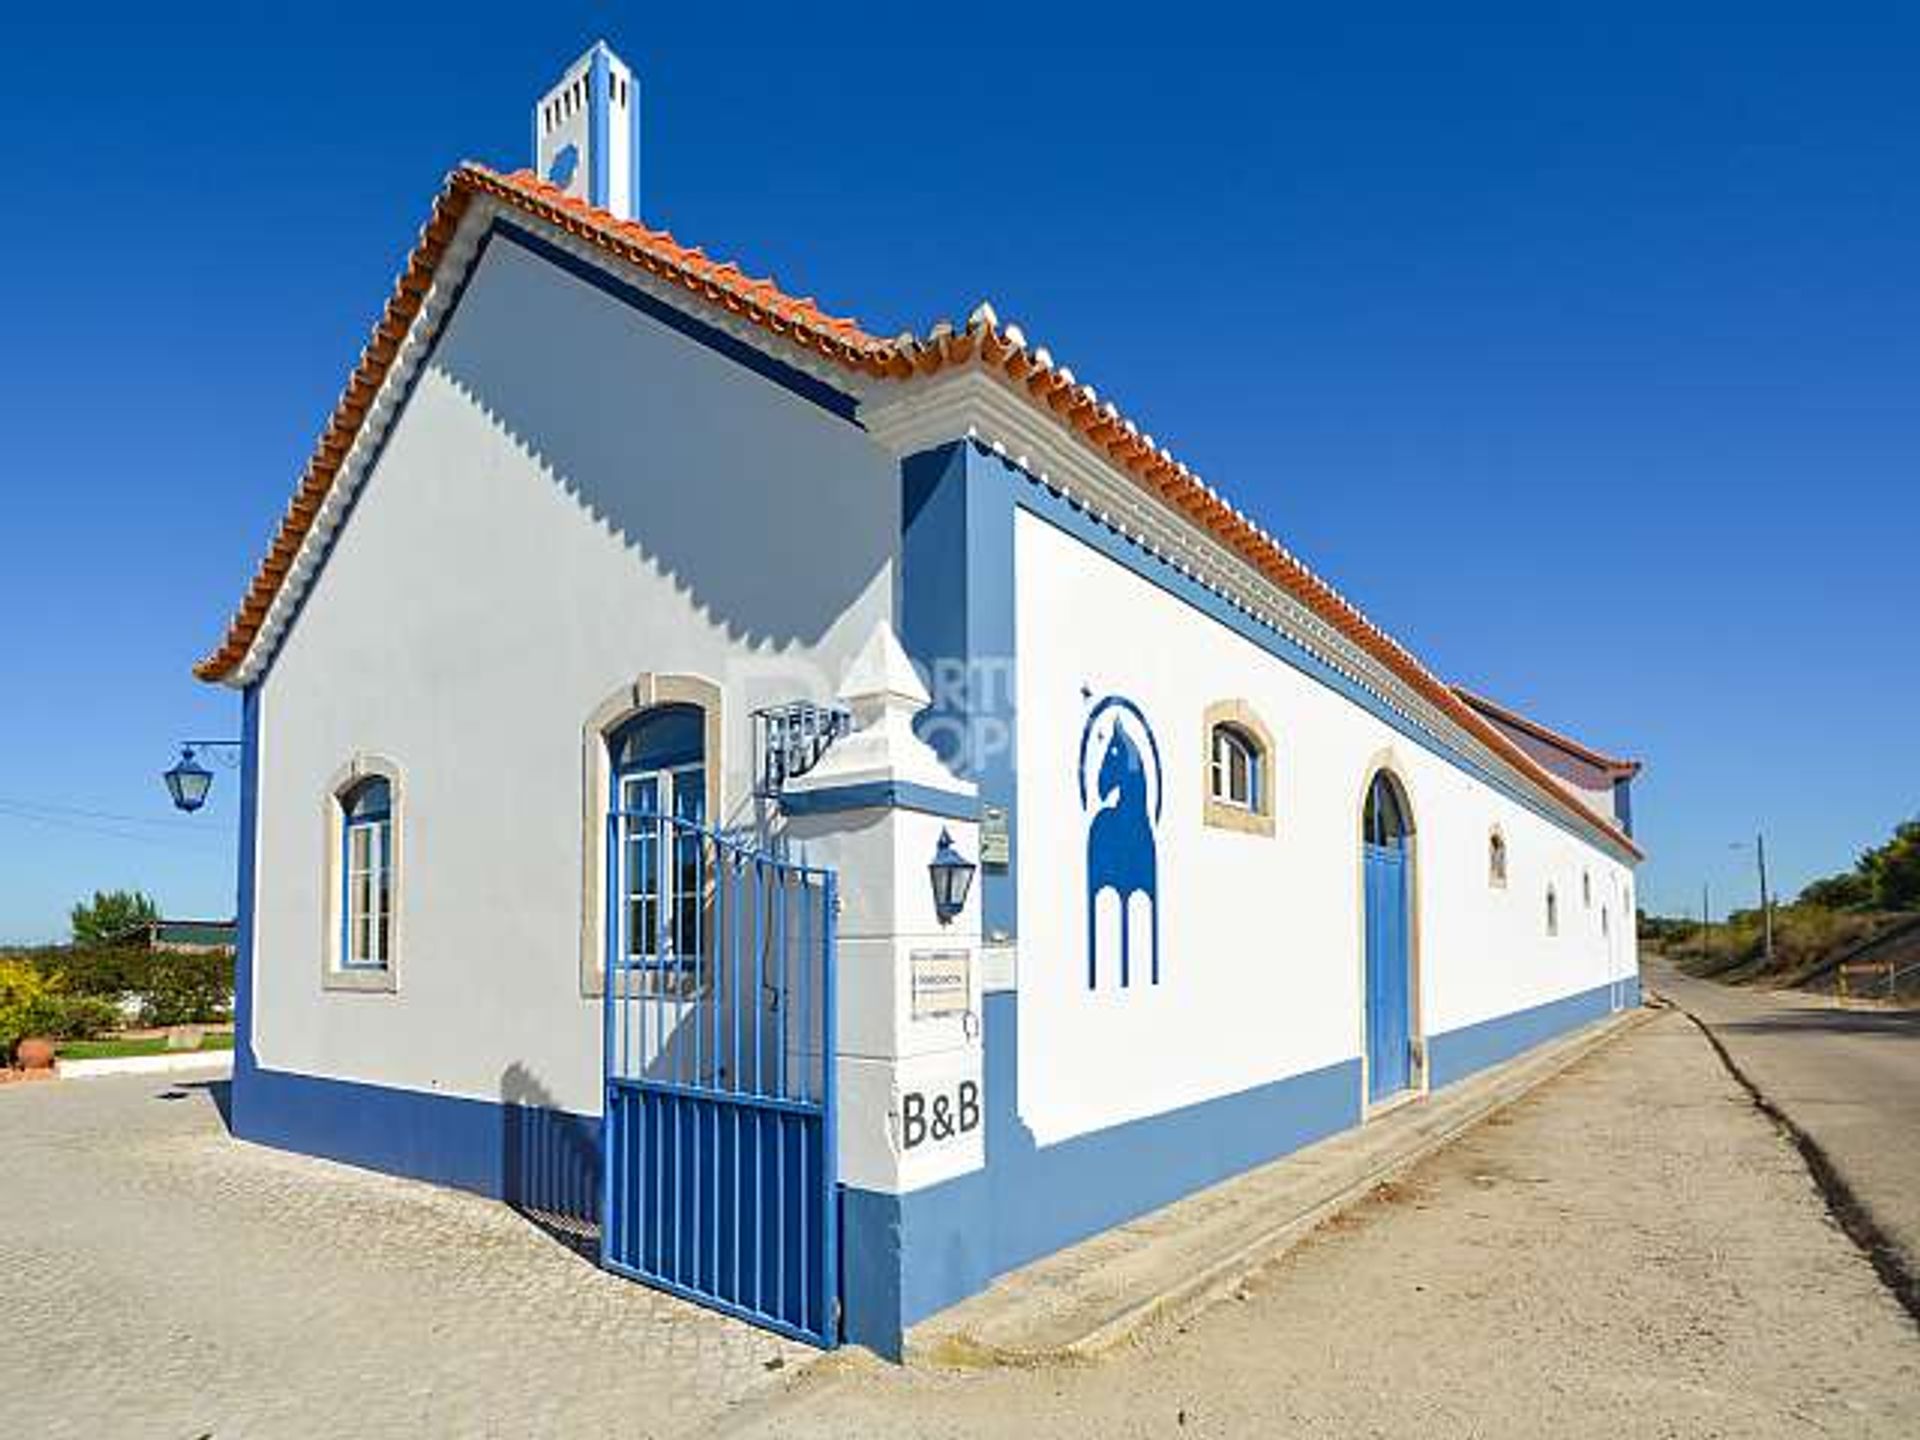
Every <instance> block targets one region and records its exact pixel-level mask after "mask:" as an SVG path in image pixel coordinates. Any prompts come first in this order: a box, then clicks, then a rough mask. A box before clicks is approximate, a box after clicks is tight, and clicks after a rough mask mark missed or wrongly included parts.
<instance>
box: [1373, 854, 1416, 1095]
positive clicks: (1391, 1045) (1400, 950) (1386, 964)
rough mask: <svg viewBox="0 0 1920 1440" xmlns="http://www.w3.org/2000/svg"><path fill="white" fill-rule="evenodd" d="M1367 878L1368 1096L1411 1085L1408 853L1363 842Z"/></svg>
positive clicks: (1390, 1092)
mask: <svg viewBox="0 0 1920 1440" xmlns="http://www.w3.org/2000/svg"><path fill="white" fill-rule="evenodd" d="M1363 845H1364V849H1365V853H1366V862H1365V866H1366V877H1367V1098H1368V1099H1369V1100H1383V1099H1386V1098H1387V1097H1388V1096H1391V1095H1397V1094H1399V1092H1400V1091H1402V1090H1405V1089H1406V1088H1407V1087H1408V1086H1410V1085H1411V1084H1412V1083H1413V1026H1412V1015H1411V998H1412V997H1411V994H1410V991H1411V983H1410V982H1411V980H1412V971H1413V967H1412V966H1411V965H1410V964H1409V963H1408V955H1407V852H1406V850H1405V849H1404V848H1402V847H1401V846H1398V845H1375V844H1373V843H1372V842H1370V841H1368V842H1363Z"/></svg>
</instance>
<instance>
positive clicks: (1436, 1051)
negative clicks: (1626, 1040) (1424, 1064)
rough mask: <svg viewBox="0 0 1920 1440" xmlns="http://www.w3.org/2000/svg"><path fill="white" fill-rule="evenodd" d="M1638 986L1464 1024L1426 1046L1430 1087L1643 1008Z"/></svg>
mask: <svg viewBox="0 0 1920 1440" xmlns="http://www.w3.org/2000/svg"><path fill="white" fill-rule="evenodd" d="M1639 988H1640V987H1639V981H1638V980H1635V981H1633V982H1632V985H1631V996H1629V993H1628V991H1629V987H1628V985H1627V983H1626V982H1622V983H1621V984H1620V985H1619V986H1617V987H1616V986H1613V985H1599V986H1596V987H1595V988H1593V989H1592V990H1582V991H1581V992H1580V993H1578V994H1577V995H1563V996H1561V997H1560V998H1559V999H1558V1000H1549V1001H1548V1002H1547V1003H1546V1004H1544V1005H1534V1006H1531V1007H1530V1008H1528V1009H1525V1010H1516V1011H1514V1012H1513V1013H1512V1014H1510V1015H1496V1016H1494V1017H1493V1018H1492V1019H1491V1020H1482V1021H1480V1022H1478V1023H1477V1024H1473V1025H1463V1026H1461V1027H1460V1028H1459V1029H1458V1030H1449V1031H1447V1032H1445V1033H1444V1034H1441V1035H1435V1036H1432V1037H1431V1038H1429V1040H1428V1041H1427V1055H1428V1063H1429V1065H1430V1067H1431V1069H1430V1071H1429V1077H1430V1084H1431V1085H1432V1087H1433V1088H1434V1089H1436V1090H1437V1089H1439V1088H1440V1087H1441V1086H1443V1085H1451V1084H1453V1083H1454V1081H1456V1080H1463V1079H1465V1078H1466V1077H1467V1076H1469V1075H1471V1074H1473V1073H1474V1072H1475V1071H1476V1070H1484V1069H1486V1068H1487V1067H1488V1066H1489V1065H1498V1064H1499V1063H1500V1062H1501V1061H1503V1060H1511V1059H1512V1058H1513V1057H1514V1056H1516V1055H1518V1054H1520V1053H1521V1052H1522V1051H1525V1050H1531V1049H1532V1048H1533V1047H1534V1046H1536V1045H1538V1044H1540V1043H1541V1042H1543V1041H1546V1040H1551V1039H1553V1037H1554V1036H1556V1035H1560V1034H1563V1033H1565V1032H1566V1031H1568V1030H1574V1029H1577V1028H1579V1027H1580V1026H1582V1025H1587V1024H1590V1023H1592V1022H1593V1021H1595V1020H1600V1019H1604V1018H1605V1017H1606V1016H1608V1015H1610V1014H1612V1013H1613V1012H1614V1010H1615V1009H1627V1008H1630V1007H1631V1006H1634V1005H1637V1004H1639V1003H1640V995H1639Z"/></svg>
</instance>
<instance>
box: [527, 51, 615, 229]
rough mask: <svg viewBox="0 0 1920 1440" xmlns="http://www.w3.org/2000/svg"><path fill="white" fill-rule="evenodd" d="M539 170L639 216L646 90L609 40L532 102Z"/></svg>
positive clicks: (570, 190) (604, 205)
mask: <svg viewBox="0 0 1920 1440" xmlns="http://www.w3.org/2000/svg"><path fill="white" fill-rule="evenodd" d="M533 168H534V172H535V173H536V174H537V175H539V177H540V178H541V179H542V180H545V181H547V182H548V183H549V184H552V185H557V186H559V187H560V188H561V189H562V190H564V191H566V193H567V194H569V195H575V196H578V197H579V198H580V199H582V200H585V201H586V202H587V203H588V204H590V205H596V206H598V207H599V208H600V209H602V210H607V211H610V212H612V214H614V215H615V216H616V217H618V218H619V219H622V220H637V219H639V218H640V88H639V86H638V85H636V84H635V83H634V79H633V71H632V70H630V69H628V68H627V63H626V61H624V60H622V59H621V58H620V57H619V56H618V55H616V54H614V53H613V51H612V50H610V49H609V48H608V47H607V43H606V41H604V40H600V41H596V42H595V43H594V46H593V48H592V49H591V50H589V51H587V53H586V54H584V55H582V56H581V57H580V58H579V59H578V60H576V61H574V62H573V64H571V65H569V66H568V67H567V70H566V73H565V74H564V75H562V76H561V77H560V82H559V84H557V85H555V86H554V87H553V88H552V89H551V90H549V91H548V92H547V93H546V94H545V95H542V96H541V97H540V103H539V104H537V105H535V106H534V107H533Z"/></svg>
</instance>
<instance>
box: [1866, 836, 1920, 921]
mask: <svg viewBox="0 0 1920 1440" xmlns="http://www.w3.org/2000/svg"><path fill="white" fill-rule="evenodd" d="M1860 873H1861V874H1862V875H1864V876H1865V877H1866V879H1867V881H1868V883H1869V884H1870V885H1871V886H1872V887H1873V903H1874V904H1875V905H1877V906H1879V907H1880V908H1881V909H1882V910H1914V909H1920V820H1909V821H1907V822H1906V823H1905V824H1903V825H1901V826H1899V827H1898V828H1896V829H1895V830H1894V832H1893V838H1892V839H1891V840H1889V841H1888V842H1887V843H1886V844H1884V845H1882V846H1880V847H1879V849H1877V850H1869V851H1868V852H1867V853H1866V854H1864V855H1862V856H1861V857H1860Z"/></svg>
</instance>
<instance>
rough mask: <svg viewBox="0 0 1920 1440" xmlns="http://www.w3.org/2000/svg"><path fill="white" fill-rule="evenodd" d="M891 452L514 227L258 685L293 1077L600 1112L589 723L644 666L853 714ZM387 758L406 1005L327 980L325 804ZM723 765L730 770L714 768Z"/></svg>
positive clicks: (744, 709) (893, 507)
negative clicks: (838, 701)
mask: <svg viewBox="0 0 1920 1440" xmlns="http://www.w3.org/2000/svg"><path fill="white" fill-rule="evenodd" d="M898 490H899V486H898V478H897V471H896V470H895V468H894V466H893V464H892V463H891V461H890V460H889V459H888V458H887V457H886V456H885V455H884V454H883V453H882V452H881V451H880V450H879V449H878V447H876V446H874V445H873V444H872V443H871V442H870V441H869V440H868V439H867V438H866V436H865V435H864V434H863V433H862V432H861V431H859V430H858V429H857V428H855V427H854V426H852V425H850V424H848V423H847V422H845V421H843V420H841V419H839V418H837V417H835V416H833V415H830V414H829V413H827V412H826V411H824V410H822V409H821V408H819V407H818V406H816V405H815V404H813V403H811V402H809V401H807V400H805V399H803V398H801V397H799V396H797V395H796V394H794V393H792V392H791V391H789V390H787V389H784V388H782V387H780V386H778V385H776V384H774V383H773V382H772V381H770V380H769V379H767V378H765V377H763V376H762V375H760V374H756V373H754V372H753V371H751V370H749V369H747V368H745V367H743V366H742V365H740V364H738V363H736V362H734V361H732V360H730V359H728V358H725V357H723V356H721V355H719V354H717V353H715V352H714V351H712V350H710V349H708V348H705V347H704V346H702V345H700V344H697V343H695V342H694V341H692V340H690V339H689V338H687V337H686V336H684V335H681V334H679V333H676V332H675V331H674V330H672V329H670V328H669V327H667V326H666V325H664V324H662V323H661V322H660V321H658V320H655V319H653V318H651V317H650V316H648V315H646V314H643V313H640V312H638V311H636V310H634V309H632V308H630V307H628V306H626V305H624V304H622V303H619V302H618V301H616V300H614V299H612V298H610V297H609V296H607V295H606V294H604V293H602V292H601V291H600V290H598V289H596V288H594V287H592V286H590V285H589V284H587V283H585V282H584V281H582V280H580V279H577V278H575V277H573V276H571V275H568V274H566V273H564V272H563V271H561V270H559V269H557V268H556V267H554V266H552V265H550V264H549V263H547V262H545V261H543V260H541V259H538V258H536V257H534V256H532V255H530V254H529V253H528V252H527V251H525V250H523V249H521V248H520V247H518V246H517V245H514V244H512V243H509V242H507V241H505V240H503V239H500V238H496V239H495V240H494V241H493V242H492V244H491V245H490V246H489V248H488V250H487V252H486V253H485V255H484V256H483V258H482V259H481V260H480V262H479V264H478V266H477V268H476V270H475V272H474V274H473V277H472V279H471V281H470V283H469V285H468V288H467V291H466V294H465V296H464V298H463V300H462V302H461V304H460V306H459V308H458V309H457V310H456V311H455V313H454V314H453V316H452V317H451V318H450V320H449V322H448V324H447V328H446V330H445V332H444V334H443V335H442V337H441V339H440V342H439V345H438V348H437V350H436V352H435V354H434V356H433V358H432V360H431V362H430V363H429V364H428V365H427V366H426V367H425V368H424V370H423V372H422V374H421V376H420V379H419V381H418V384H417V387H416V389H415V391H414V393H413V395H412V397H411V400H410V401H409V403H408V405H407V407H406V408H405V410H404V412H403V413H402V414H401V416H400V418H399V419H398V421H397V423H396V424H395V426H394V428H393V431H392V433H391V436H390V439H389V440H388V442H387V445H386V449H385V452H384V454H382V456H381V457H380V459H379V461H378V464H377V465H376V467H375V469H374V471H373V473H372V475H371V476H370V477H369V479H368V482H367V484H366V486H365V488H364V489H363V491H362V492H361V494H360V496H359V498H358V499H357V501H356V504H355V509H354V511H353V513H352V515H351V516H350V517H349V519H348V521H347V523H346V525H345V526H344V528H343V529H342V530H341V532H340V534H339V536H338V537H337V540H336V542H335V544H334V548H333V551H332V553H331V555H330V556H329V557H328V559H327V561H326V564H325V566H324V567H323V569H322V571H321V574H320V575H319V577H318V580H317V582H316V584H315V585H314V587H313V589H312V591H311V592H310V594H309V595H308V597H307V599H306V601H305V604H304V606H303V608H302V609H301V611H300V613H299V615H298V617H297V618H296V619H295V621H294V622H293V625H292V627H291V629H290V631H289V632H288V634H287V636H286V637H285V639H284V641H283V643H282V647H281V649H280V651H279V653H278V655H277V657H276V658H275V660H274V662H273V665H272V667H271V669H270V670H269V671H268V673H267V676H266V678H265V679H264V681H263V682H262V683H261V691H260V705H261V732H262V740H261V745H260V755H259V764H260V773H259V791H258V795H259V816H258V823H259V862H258V898H257V903H256V914H255V920H256V926H257V931H256V940H255V946H254V952H253V953H254V966H255V973H254V991H253V993H254V1019H255V1046H256V1052H257V1056H258V1060H259V1063H260V1064H261V1065H262V1066H264V1067H267V1068H270V1069H276V1070H288V1071H294V1072H299V1073H303V1074H311V1075H320V1076H330V1077H336V1078H344V1079H352V1080H362V1081H370V1082H374V1083H381V1084H389V1085H396V1086H401V1087H405V1088H411V1089H416V1090H423V1091H433V1092H438V1093H445V1094H449V1095H461V1096H468V1097H472V1098H478V1099H500V1098H503V1097H505V1098H512V1099H517V1100H523V1101H529V1102H532V1103H542V1104H549V1105H557V1106H560V1107H563V1108H567V1109H572V1110H576V1111H581V1112H588V1113H596V1112H597V1111H598V1108H599V1091H600V1029H599V1009H598V1004H597V1002H596V1001H594V1000H592V999H590V998H588V997H585V996H583V995H582V993H581V983H580V963H579V956H580V928H581V910H582V881H583V876H582V868H583V858H582V833H581V815H582V794H581V787H582V784H583V781H582V764H581V745H582V739H581V736H582V727H583V725H584V724H585V723H586V720H587V718H588V716H589V714H590V713H591V712H592V711H593V710H594V709H595V707H597V706H599V705H600V704H601V703H602V702H603V701H604V700H606V699H607V697H608V696H609V695H610V694H612V693H613V692H614V691H615V690H616V689H617V688H618V687H619V686H621V685H622V684H625V683H630V682H631V681H632V680H633V679H634V677H635V676H636V675H639V674H641V673H644V672H654V673H667V672H678V673H692V674H697V675H701V676H704V677H706V678H708V679H710V680H712V681H714V682H715V683H717V684H719V685H720V686H721V687H722V688H723V690H724V692H725V696H726V700H725V707H726V708H725V723H726V727H727V733H726V739H725V748H726V755H725V766H726V778H725V797H724V802H723V803H724V807H725V808H726V809H727V810H728V811H729V812H731V814H732V815H734V816H735V817H737V816H738V815H739V813H740V810H741V807H742V806H744V805H745V804H746V803H747V795H748V791H749V787H750V783H751V779H750V755H749V738H748V737H749V726H750V721H749V716H748V712H749V710H750V708H751V707H752V705H754V704H757V703H765V702H767V701H770V700H775V699H785V698H792V697H795V696H801V695H808V696H813V697H815V698H822V697H825V696H828V695H831V694H832V692H833V689H834V685H835V682H836V681H837V679H838V677H839V675H840V672H841V670H842V669H843V668H844V666H845V664H846V662H847V660H848V659H849V658H850V657H851V655H852V653H853V651H854V650H856V649H857V648H858V646H859V645H860V643H861V642H862V641H863V640H865V639H866V637H867V635H868V634H869V633H870V631H871V629H872V627H873V626H874V624H875V623H876V622H877V621H878V620H879V619H881V618H882V617H884V616H885V615H886V614H887V613H888V611H889V607H890V605H891V592H892V583H893V556H894V554H895V551H896V548H897V543H898V535H899V513H898ZM357 753H370V754H375V755H379V756H381V757H384V758H386V759H389V760H391V761H393V762H394V763H395V764H396V765H397V766H398V768H399V771H400V774H401V776H402V785H401V788H400V793H399V825H400V828H401V837H400V838H401V850H400V866H401V873H400V886H401V893H400V900H399V907H398V921H397V924H398V930H397V934H396V937H395V952H396V972H397V979H398V988H397V991H396V992H395V993H392V994H385V993H342V992H339V991H330V990H323V988H322V985H321V976H322V968H323V965H324V964H325V957H326V947H327V945H328V943H329V941H328V935H327V929H328V924H329V921H328V918H327V917H328V916H329V914H330V913H332V906H331V905H330V904H329V898H330V897H328V896H327V895H325V894H324V893H323V891H324V889H325V887H326V877H327V874H328V865H327V856H326V853H325V850H326V843H327V825H326V817H327V806H328V805H329V804H330V803H331V802H330V798H329V796H330V786H331V783H332V781H333V779H334V777H336V776H337V775H338V773H339V772H340V770H341V768H342V766H343V765H345V764H346V763H347V762H348V761H349V759H350V758H351V757H353V756H354V755H355V754H357ZM710 763H711V759H710Z"/></svg>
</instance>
